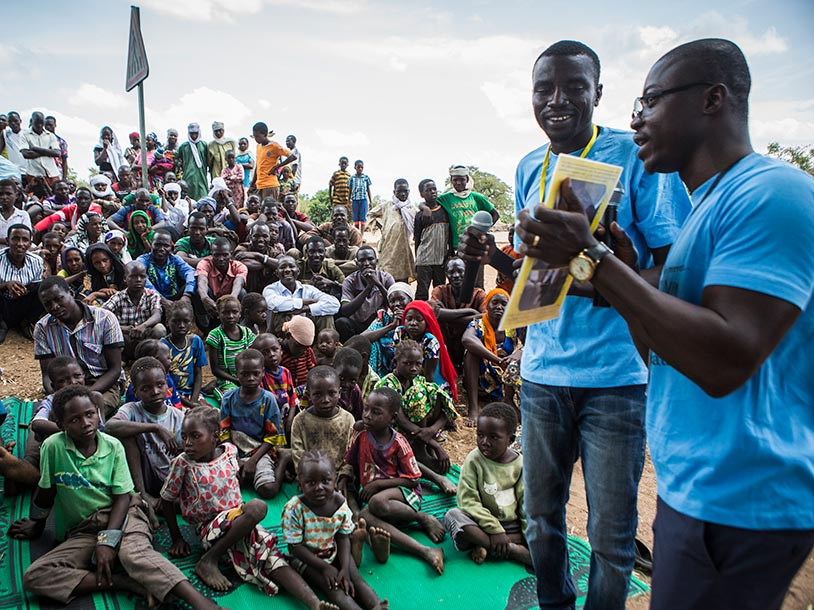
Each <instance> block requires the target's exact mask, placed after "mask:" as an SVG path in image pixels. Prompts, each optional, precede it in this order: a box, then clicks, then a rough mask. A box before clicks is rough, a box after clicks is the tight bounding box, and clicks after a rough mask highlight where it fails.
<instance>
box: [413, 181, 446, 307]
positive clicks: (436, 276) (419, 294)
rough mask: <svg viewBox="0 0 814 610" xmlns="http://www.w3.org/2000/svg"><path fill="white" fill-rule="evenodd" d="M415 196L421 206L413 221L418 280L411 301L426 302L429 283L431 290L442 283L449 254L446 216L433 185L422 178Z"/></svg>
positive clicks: (432, 182)
mask: <svg viewBox="0 0 814 610" xmlns="http://www.w3.org/2000/svg"><path fill="white" fill-rule="evenodd" d="M418 192H419V194H420V195H421V196H422V197H423V198H424V203H423V204H421V213H420V214H416V217H415V229H414V236H415V269H416V275H417V276H418V287H417V288H416V291H415V297H416V298H417V299H418V300H419V301H427V300H428V299H429V296H430V284H431V283H432V285H433V287H434V286H443V285H444V284H445V283H446V275H445V273H444V265H445V264H446V261H447V259H448V258H449V257H450V256H452V255H453V250H452V239H451V237H450V235H451V233H450V230H449V214H447V211H446V210H445V209H444V208H443V207H441V205H440V204H439V203H438V188H437V187H436V186H435V182H434V181H433V180H430V179H429V178H425V179H424V180H422V181H421V182H419V183H418Z"/></svg>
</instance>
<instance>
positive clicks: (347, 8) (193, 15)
mask: <svg viewBox="0 0 814 610" xmlns="http://www.w3.org/2000/svg"><path fill="white" fill-rule="evenodd" d="M141 4H142V5H143V6H144V7H145V8H149V9H152V10H154V11H156V12H159V13H164V14H166V15H171V16H173V17H179V18H182V19H184V20H187V21H218V20H223V21H228V22H234V21H235V20H236V19H238V18H239V17H241V16H244V15H256V14H257V13H259V12H261V11H262V10H263V8H265V6H267V5H268V6H290V7H295V8H304V9H308V10H312V11H318V12H325V13H333V14H350V13H355V12H358V11H360V10H362V9H363V8H364V6H365V5H366V0H237V1H235V0H174V1H173V2H165V0H142V2H141Z"/></svg>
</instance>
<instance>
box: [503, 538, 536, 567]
mask: <svg viewBox="0 0 814 610" xmlns="http://www.w3.org/2000/svg"><path fill="white" fill-rule="evenodd" d="M507 557H508V558H509V559H511V560H512V561H516V562H517V563H522V564H523V565H527V566H530V565H531V553H530V552H529V550H528V548H527V547H525V546H523V545H522V544H516V543H514V542H512V543H510V544H509V553H508V555H507Z"/></svg>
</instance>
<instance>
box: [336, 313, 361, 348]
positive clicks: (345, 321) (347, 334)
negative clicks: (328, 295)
mask: <svg viewBox="0 0 814 610" xmlns="http://www.w3.org/2000/svg"><path fill="white" fill-rule="evenodd" d="M334 326H335V327H336V332H338V333H339V339H340V340H341V341H342V343H344V342H345V341H347V340H348V339H350V338H351V337H353V336H354V335H360V334H362V333H363V332H365V331H366V330H367V327H368V325H367V324H360V323H359V322H357V321H356V320H353V319H351V318H334Z"/></svg>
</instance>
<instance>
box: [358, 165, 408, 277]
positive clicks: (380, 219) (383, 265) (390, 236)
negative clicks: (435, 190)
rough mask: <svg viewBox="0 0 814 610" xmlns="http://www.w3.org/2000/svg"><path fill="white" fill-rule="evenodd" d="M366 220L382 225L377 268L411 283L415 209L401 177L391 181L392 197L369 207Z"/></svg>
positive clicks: (405, 182) (404, 181) (406, 184)
mask: <svg viewBox="0 0 814 610" xmlns="http://www.w3.org/2000/svg"><path fill="white" fill-rule="evenodd" d="M368 220H370V221H371V224H373V223H374V222H375V223H376V224H378V225H379V226H380V227H381V228H382V238H381V240H380V241H379V246H378V251H379V269H381V270H382V271H387V272H388V273H389V274H390V275H392V276H393V277H394V278H395V279H396V281H397V282H407V283H409V282H411V281H412V280H413V278H414V277H415V275H416V273H415V257H414V256H413V249H412V248H411V247H410V240H411V239H412V238H413V226H414V224H415V208H414V207H413V204H412V203H410V185H409V184H408V183H407V181H406V180H405V179H404V178H399V179H398V180H396V182H395V183H394V184H393V199H392V201H388V202H385V203H381V204H379V205H377V206H376V207H375V208H373V209H372V210H370V214H369V215H368Z"/></svg>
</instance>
